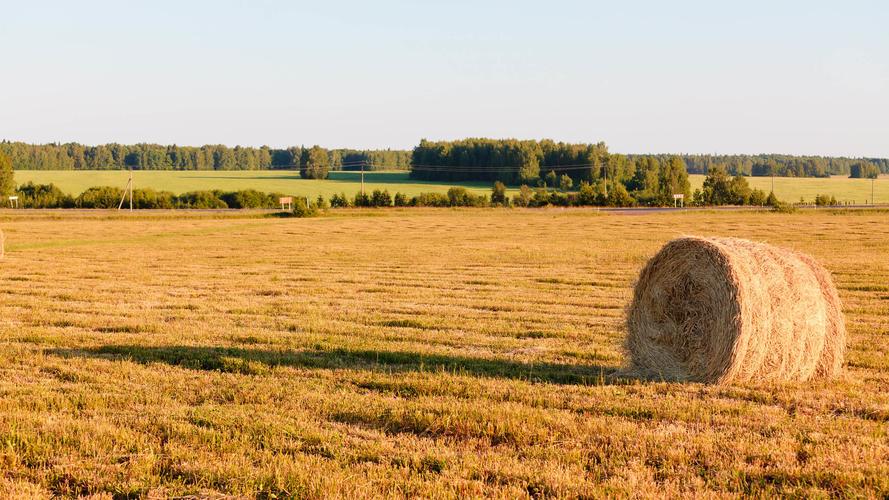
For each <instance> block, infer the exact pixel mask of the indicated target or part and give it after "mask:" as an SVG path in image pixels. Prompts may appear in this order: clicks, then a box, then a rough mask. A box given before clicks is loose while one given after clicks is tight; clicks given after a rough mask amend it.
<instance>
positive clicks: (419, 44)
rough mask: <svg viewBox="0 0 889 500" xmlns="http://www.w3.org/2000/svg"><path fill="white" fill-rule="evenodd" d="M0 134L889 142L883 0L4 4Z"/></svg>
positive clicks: (830, 145)
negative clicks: (783, 0) (782, 0)
mask: <svg viewBox="0 0 889 500" xmlns="http://www.w3.org/2000/svg"><path fill="white" fill-rule="evenodd" d="M0 12H2V15H0V56H2V57H0V139H8V140H21V141H26V142H37V143H42V142H68V141H78V142H82V143H86V144H97V143H106V142H121V143H135V142H156V143H163V144H168V143H176V144H181V145H199V144H204V143H213V144H216V143H221V144H228V145H236V144H241V145H252V146H258V145H262V144H268V145H270V146H273V147H280V146H287V145H299V144H305V145H311V144H316V143H317V144H321V145H323V146H328V147H358V148H381V147H393V148H409V147H411V146H413V145H414V144H416V143H417V142H418V141H419V140H420V139H421V138H423V137H425V138H429V139H456V138H463V137H472V136H485V137H518V138H544V137H546V138H552V139H556V140H564V141H578V142H581V141H582V142H589V141H599V140H602V141H605V142H606V143H608V145H609V147H610V149H611V150H612V151H615V152H624V153H632V152H639V153H642V152H661V153H667V152H688V153H760V152H775V153H793V154H830V155H849V156H881V157H887V156H889V2H886V1H885V0H882V1H842V2H840V1H829V2H828V1H785V2H781V1H778V0H772V1H744V2H715V1H674V2H666V1H664V2H662V1H635V2H632V1H626V2H623V1H613V2H609V1H589V2H580V1H549V2H540V1H536V2H526V1H516V0H513V1H483V0H474V1H460V0H458V1H448V2H429V1H416V0H415V1H387V0H380V1H374V2H359V1H341V2H335V1H331V2H323V3H322V2H318V1H314V2H299V1H294V2H285V1H239V2H235V1H213V2H210V1H186V0H179V1H151V2H149V1H138V2H137V1H126V2H124V1H107V2H97V1H79V2H69V1H64V2H62V1H57V2H49V1H28V2H25V1H14V2H12V1H10V2H7V1H2V2H0Z"/></svg>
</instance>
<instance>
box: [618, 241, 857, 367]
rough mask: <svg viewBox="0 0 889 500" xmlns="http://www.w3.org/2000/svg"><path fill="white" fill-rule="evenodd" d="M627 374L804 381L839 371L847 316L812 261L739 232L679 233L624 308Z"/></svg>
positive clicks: (647, 268)
mask: <svg viewBox="0 0 889 500" xmlns="http://www.w3.org/2000/svg"><path fill="white" fill-rule="evenodd" d="M627 329H628V332H629V334H628V336H627V339H626V343H625V348H626V350H627V352H628V354H629V358H630V366H629V372H630V373H632V374H633V375H636V376H643V377H649V378H662V379H665V380H679V381H698V382H707V383H730V382H740V381H755V380H786V381H801V380H809V379H813V378H820V377H832V376H835V375H837V374H838V373H839V372H840V369H841V367H842V363H843V355H844V352H845V345H846V329H845V320H844V318H843V314H842V310H841V304H840V300H839V297H838V295H837V291H836V287H835V286H834V284H833V280H832V279H831V277H830V273H828V272H827V271H826V270H825V269H824V268H823V267H821V266H820V265H819V264H818V263H817V262H816V261H815V260H814V259H812V258H811V257H809V256H807V255H803V254H800V253H797V252H794V251H791V250H786V249H781V248H777V247H774V246H770V245H766V244H762V243H754V242H752V241H747V240H742V239H737V238H700V237H685V238H679V239H676V240H673V241H671V242H669V243H667V245H665V246H664V248H662V249H661V251H660V252H658V253H657V255H655V256H654V257H653V258H652V259H651V260H650V261H649V262H648V264H647V265H646V266H645V268H644V269H643V270H642V273H641V275H640V276H639V281H638V282H637V284H636V289H635V292H634V296H633V302H632V304H631V305H630V307H629V309H628V311H627Z"/></svg>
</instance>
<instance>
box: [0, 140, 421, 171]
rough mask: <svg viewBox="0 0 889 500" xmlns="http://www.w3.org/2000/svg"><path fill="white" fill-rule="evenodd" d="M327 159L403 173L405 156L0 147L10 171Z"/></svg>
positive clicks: (254, 166) (244, 165)
mask: <svg viewBox="0 0 889 500" xmlns="http://www.w3.org/2000/svg"><path fill="white" fill-rule="evenodd" d="M311 150H315V151H316V152H315V154H316V155H317V154H318V153H317V150H320V151H322V152H323V154H325V155H327V161H326V165H327V166H328V168H329V169H330V170H341V169H344V170H349V169H355V170H357V169H358V168H360V164H362V163H363V164H365V165H366V169H367V170H376V169H384V168H385V169H405V170H406V169H407V168H408V166H409V165H410V151H399V150H388V149H386V150H355V149H330V150H329V149H325V148H320V147H318V146H315V147H312V148H306V147H302V146H296V147H290V148H286V149H273V148H269V147H268V146H262V147H259V148H252V147H242V146H235V147H228V146H224V145H205V146H200V147H194V146H176V145H171V146H164V145H159V144H133V145H124V144H103V145H99V146H84V145H82V144H78V143H73V142H72V143H66V144H40V145H35V144H26V143H23V142H9V141H3V142H0V153H4V154H6V156H8V157H9V159H10V160H11V161H12V167H13V169H15V170H121V169H130V168H132V169H134V170H267V169H277V168H289V169H294V168H300V167H303V166H304V163H303V162H304V159H305V158H307V151H311Z"/></svg>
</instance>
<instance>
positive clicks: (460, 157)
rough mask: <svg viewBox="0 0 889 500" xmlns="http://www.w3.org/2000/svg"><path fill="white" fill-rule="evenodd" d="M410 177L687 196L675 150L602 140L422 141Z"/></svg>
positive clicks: (664, 199) (666, 200) (646, 199)
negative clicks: (647, 152) (625, 148)
mask: <svg viewBox="0 0 889 500" xmlns="http://www.w3.org/2000/svg"><path fill="white" fill-rule="evenodd" d="M411 177H413V178H415V179H421V180H435V181H467V180H477V181H488V182H494V181H499V182H503V183H506V184H513V185H515V184H525V185H529V186H549V187H553V188H560V189H564V190H567V189H571V188H572V187H580V188H581V189H583V188H584V187H586V186H589V187H590V188H592V189H593V190H594V191H596V192H601V193H603V194H604V193H608V192H609V191H610V194H609V196H611V197H614V196H621V197H623V196H626V198H627V199H628V200H629V199H630V198H632V200H633V202H634V203H636V202H638V203H641V204H645V205H649V204H651V205H665V204H672V203H673V195H674V194H683V195H685V197H686V198H691V193H690V187H689V181H688V173H687V172H686V168H685V164H684V163H683V162H682V159H681V158H680V157H679V156H671V157H666V158H663V159H660V158H656V157H653V156H649V157H638V158H635V159H631V158H629V157H627V156H625V155H621V154H610V153H608V148H607V147H606V146H605V144H604V143H597V144H568V143H564V142H554V141H550V140H543V141H519V140H514V139H506V140H495V139H465V140H460V141H440V142H430V141H426V140H424V141H422V142H421V143H420V145H419V146H417V147H416V148H414V151H413V156H412V166H411Z"/></svg>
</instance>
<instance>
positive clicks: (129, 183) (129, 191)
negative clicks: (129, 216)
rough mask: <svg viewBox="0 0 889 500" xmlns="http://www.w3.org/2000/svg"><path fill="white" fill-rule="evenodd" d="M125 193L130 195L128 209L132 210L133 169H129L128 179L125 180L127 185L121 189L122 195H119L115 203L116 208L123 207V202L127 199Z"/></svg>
mask: <svg viewBox="0 0 889 500" xmlns="http://www.w3.org/2000/svg"><path fill="white" fill-rule="evenodd" d="M127 194H129V195H130V211H131V212H132V211H133V169H130V179H129V180H128V181H127V187H126V189H124V191H123V196H121V197H120V203H119V204H118V205H117V209H118V210H120V209H122V208H123V202H124V200H126V199H127Z"/></svg>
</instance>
